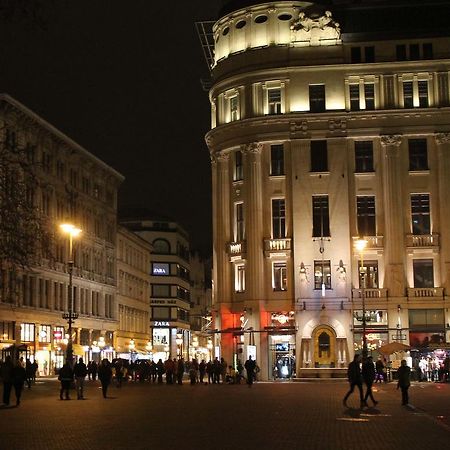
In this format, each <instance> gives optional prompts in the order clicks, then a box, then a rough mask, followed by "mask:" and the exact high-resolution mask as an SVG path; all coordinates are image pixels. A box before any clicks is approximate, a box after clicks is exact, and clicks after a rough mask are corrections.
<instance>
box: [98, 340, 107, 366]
mask: <svg viewBox="0 0 450 450" xmlns="http://www.w3.org/2000/svg"><path fill="white" fill-rule="evenodd" d="M97 345H98V348H99V349H100V360H101V359H103V354H102V353H103V349H104V348H105V345H106V342H105V338H104V337H103V336H100V337H99V338H98V344H97Z"/></svg>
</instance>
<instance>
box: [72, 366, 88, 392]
mask: <svg viewBox="0 0 450 450" xmlns="http://www.w3.org/2000/svg"><path fill="white" fill-rule="evenodd" d="M73 372H74V374H75V386H76V388H77V399H78V400H84V397H83V390H84V379H85V378H86V375H87V373H88V370H87V367H86V364H84V362H83V358H80V359H79V360H78V362H77V363H76V364H75V367H74V368H73Z"/></svg>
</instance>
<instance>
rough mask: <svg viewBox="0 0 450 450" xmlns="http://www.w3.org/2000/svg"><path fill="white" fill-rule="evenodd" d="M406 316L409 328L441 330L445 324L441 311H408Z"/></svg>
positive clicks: (442, 311)
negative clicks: (435, 328) (407, 316)
mask: <svg viewBox="0 0 450 450" xmlns="http://www.w3.org/2000/svg"><path fill="white" fill-rule="evenodd" d="M408 315H409V327H410V328H422V327H424V328H425V327H433V328H434V327H439V328H443V327H444V324H445V316H444V310H443V309H410V310H409V311H408Z"/></svg>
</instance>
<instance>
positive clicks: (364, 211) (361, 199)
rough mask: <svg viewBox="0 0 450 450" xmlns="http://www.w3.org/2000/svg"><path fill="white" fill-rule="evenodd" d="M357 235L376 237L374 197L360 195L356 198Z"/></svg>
mask: <svg viewBox="0 0 450 450" xmlns="http://www.w3.org/2000/svg"><path fill="white" fill-rule="evenodd" d="M356 214H357V218H358V233H359V235H360V236H376V234H377V233H376V216H375V197H374V196H372V195H361V196H358V197H357V198H356Z"/></svg>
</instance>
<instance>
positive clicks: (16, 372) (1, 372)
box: [0, 355, 31, 406]
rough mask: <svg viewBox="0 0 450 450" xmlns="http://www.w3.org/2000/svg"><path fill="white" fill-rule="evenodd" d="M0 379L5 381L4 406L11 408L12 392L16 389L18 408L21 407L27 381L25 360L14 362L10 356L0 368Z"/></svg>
mask: <svg viewBox="0 0 450 450" xmlns="http://www.w3.org/2000/svg"><path fill="white" fill-rule="evenodd" d="M0 378H1V379H2V381H3V404H5V405H6V406H9V404H10V401H11V391H12V389H13V388H14V393H15V395H16V406H19V405H20V399H21V397H22V391H23V387H24V385H25V380H26V379H27V373H26V370H25V364H24V363H23V358H22V359H21V360H19V359H18V360H15V361H13V359H12V358H11V356H9V355H8V356H7V357H6V358H5V361H4V362H3V363H2V364H1V366H0ZM30 386H31V385H30Z"/></svg>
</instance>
